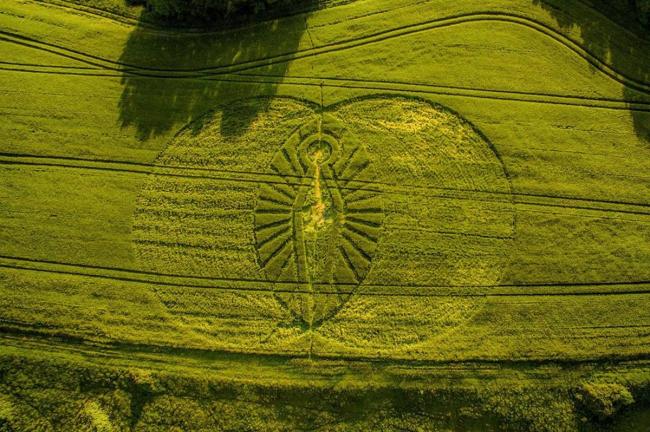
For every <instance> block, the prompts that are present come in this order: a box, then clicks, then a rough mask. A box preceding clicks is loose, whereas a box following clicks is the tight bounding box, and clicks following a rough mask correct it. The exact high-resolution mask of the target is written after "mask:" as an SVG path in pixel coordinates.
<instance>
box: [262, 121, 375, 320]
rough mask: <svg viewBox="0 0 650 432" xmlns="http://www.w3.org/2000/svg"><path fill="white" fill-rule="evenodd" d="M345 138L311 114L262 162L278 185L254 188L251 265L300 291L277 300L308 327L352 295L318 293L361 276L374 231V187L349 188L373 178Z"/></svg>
mask: <svg viewBox="0 0 650 432" xmlns="http://www.w3.org/2000/svg"><path fill="white" fill-rule="evenodd" d="M346 137H347V138H348V139H346ZM349 138H350V136H349V134H348V133H347V131H346V129H345V127H344V126H343V125H342V124H341V123H340V122H338V121H337V120H336V118H334V117H333V116H331V115H329V114H324V115H321V116H316V117H315V118H313V119H311V120H310V121H308V122H307V123H306V124H304V125H303V126H302V127H300V128H298V129H297V130H296V131H295V132H294V133H293V134H292V135H291V136H290V137H289V138H288V139H287V141H286V142H285V143H284V145H283V146H282V148H280V149H279V150H278V151H277V153H276V154H275V156H274V157H273V160H272V161H271V163H270V165H269V171H270V172H272V173H274V174H276V175H278V176H279V177H280V178H283V179H285V180H286V183H273V184H270V183H266V184H262V185H260V188H259V195H258V199H257V206H256V209H255V238H256V247H257V251H258V255H259V264H260V266H261V267H262V268H263V269H264V271H265V273H266V275H267V277H268V278H269V279H270V280H273V281H277V282H292V281H295V283H296V292H297V293H300V294H297V295H296V296H293V295H290V294H286V293H284V294H282V297H281V298H280V299H279V300H280V301H281V303H283V304H284V305H286V307H288V308H290V309H291V310H292V312H293V313H294V314H295V315H297V317H298V318H299V320H300V321H302V322H303V323H304V324H306V325H308V326H310V327H313V326H314V325H318V324H319V323H322V322H323V321H325V320H326V319H328V318H329V317H332V316H333V315H334V314H336V312H337V311H338V310H339V309H340V308H341V307H342V305H343V304H344V303H345V302H347V300H348V299H349V298H350V296H351V295H352V292H351V291H349V290H348V291H345V292H343V291H341V292H339V295H338V297H337V298H334V299H333V298H332V296H321V295H319V292H321V291H330V292H331V291H332V290H338V289H339V288H340V287H341V286H342V284H345V285H348V286H349V285H353V286H358V285H359V284H361V283H362V282H363V280H364V279H365V277H366V275H367V274H368V272H369V271H370V267H371V264H372V258H373V255H374V253H375V250H376V248H377V243H378V241H379V237H380V234H381V231H382V224H383V219H384V213H383V205H382V200H381V191H380V190H378V189H368V188H366V189H360V188H351V187H350V186H352V185H354V183H355V182H364V181H367V180H368V179H372V178H373V177H374V176H373V174H372V173H373V170H372V164H371V162H370V160H369V158H368V155H367V153H366V150H365V148H364V146H363V144H362V143H361V142H358V141H356V140H354V139H349ZM296 178H300V179H301V181H300V183H298V184H296ZM305 292H307V293H309V294H308V295H305Z"/></svg>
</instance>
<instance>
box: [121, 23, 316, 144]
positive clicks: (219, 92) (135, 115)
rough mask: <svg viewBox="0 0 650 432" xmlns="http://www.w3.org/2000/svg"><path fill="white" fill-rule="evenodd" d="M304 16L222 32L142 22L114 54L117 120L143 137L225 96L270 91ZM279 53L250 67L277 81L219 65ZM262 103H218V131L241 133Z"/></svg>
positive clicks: (297, 38) (186, 118) (302, 27)
mask: <svg viewBox="0 0 650 432" xmlns="http://www.w3.org/2000/svg"><path fill="white" fill-rule="evenodd" d="M306 16H307V15H306V14H302V15H294V16H288V17H285V18H279V19H274V20H269V21H263V22H259V23H257V24H254V25H248V26H247V27H245V28H240V29H232V30H224V31H218V30H215V31H187V30H178V29H176V30H173V29H169V30H161V29H156V28H152V27H151V26H150V25H148V24H146V23H144V22H141V24H140V25H138V26H137V27H135V28H134V29H133V31H132V32H131V34H130V36H129V38H128V41H127V42H126V44H125V47H124V50H123V52H122V55H121V57H120V60H119V61H120V63H121V65H122V67H123V68H124V74H123V76H122V85H123V91H122V95H121V98H120V101H119V109H120V122H121V126H122V127H123V128H126V127H134V128H135V129H136V131H137V136H138V138H139V139H140V140H141V141H144V140H147V139H149V138H152V137H156V136H159V135H163V134H166V133H169V132H170V131H175V130H178V129H180V128H181V127H183V126H184V125H185V124H187V123H189V122H191V121H193V120H195V119H197V118H199V117H200V116H201V115H203V114H204V113H206V112H207V111H209V110H212V109H215V108H217V107H219V106H227V105H225V104H227V103H228V102H229V101H232V100H235V99H242V98H246V97H253V96H273V95H274V94H275V93H276V91H277V86H278V82H279V81H280V80H281V77H282V76H284V75H285V73H286V70H287V67H288V63H289V60H290V59H291V55H292V53H295V51H296V50H297V49H298V47H299V44H300V40H301V39H302V37H303V34H304V32H305V31H306ZM278 55H288V57H287V61H283V62H278V63H273V64H266V65H263V66H262V67H260V68H259V69H256V71H258V72H259V73H260V74H261V73H264V74H268V75H273V76H276V77H278V79H276V80H273V79H270V78H266V79H264V80H262V79H260V80H258V81H257V82H254V83H251V82H245V83H244V82H241V81H242V77H237V76H235V75H227V74H223V70H219V69H218V68H219V67H223V66H232V65H237V64H240V63H242V62H246V61H250V60H258V59H264V58H268V57H274V56H278ZM208 69H212V70H208ZM247 81H250V79H248V80H247ZM264 109H265V107H264V106H263V105H262V104H260V106H259V107H258V108H257V109H256V110H254V111H249V112H245V113H244V112H240V111H238V112H236V113H234V112H229V110H228V108H223V111H222V118H223V120H222V121H223V126H224V127H223V128H222V132H223V133H227V134H231V135H240V134H242V133H243V132H244V131H246V129H247V128H248V126H249V125H250V123H251V122H252V121H253V120H254V119H255V118H256V116H257V114H258V113H259V112H260V111H262V110H264ZM196 127H199V126H196Z"/></svg>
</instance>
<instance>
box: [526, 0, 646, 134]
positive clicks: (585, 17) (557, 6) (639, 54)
mask: <svg viewBox="0 0 650 432" xmlns="http://www.w3.org/2000/svg"><path fill="white" fill-rule="evenodd" d="M636 1H638V0H574V1H573V2H571V3H575V4H576V5H577V6H579V8H578V7H575V8H574V7H568V5H567V3H568V2H567V1H566V0H533V3H534V4H535V5H538V6H540V7H542V8H543V9H545V10H547V11H548V12H549V13H550V14H551V16H552V17H553V18H554V19H555V20H556V22H557V23H558V25H559V26H560V27H562V28H565V29H568V28H571V27H577V28H578V29H579V31H580V34H581V36H582V39H583V42H582V45H583V46H584V48H585V49H586V50H587V51H589V52H590V53H591V54H593V55H594V56H596V57H598V58H599V59H602V60H603V61H605V62H607V63H608V64H609V65H610V66H612V67H613V68H614V69H615V70H616V71H618V72H620V73H622V74H624V75H625V76H628V77H630V78H633V79H635V80H637V81H641V82H644V83H650V23H647V22H645V23H643V21H644V20H645V17H642V16H640V15H639V10H638V9H637V6H636V4H635V2H636ZM641 1H645V0H641ZM588 8H591V9H593V11H588V10H586V9H588ZM583 12H587V13H583ZM606 20H610V22H611V25H612V26H613V27H617V30H618V31H615V32H612V31H608V27H607V26H605V25H604V23H607V21H606ZM621 35H625V37H621ZM594 70H595V69H594ZM622 96H623V99H624V100H626V101H628V102H635V101H648V100H649V99H650V94H648V93H644V92H641V91H638V90H635V89H632V88H629V87H625V89H624V91H623V95H622ZM630 114H631V116H632V120H633V122H634V129H635V132H636V134H637V136H639V137H641V138H642V139H645V140H648V141H650V113H648V112H644V111H634V110H630Z"/></svg>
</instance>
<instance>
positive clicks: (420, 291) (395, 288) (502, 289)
mask: <svg viewBox="0 0 650 432" xmlns="http://www.w3.org/2000/svg"><path fill="white" fill-rule="evenodd" d="M0 267H2V268H6V269H11V270H20V271H27V272H41V273H52V274H58V275H71V276H83V277H90V278H98V279H107V280H110V281H115V282H126V283H143V284H151V285H159V286H168V287H177V288H187V289H214V290H226V291H242V292H262V293H265V292H277V293H309V291H308V290H307V288H306V282H304V283H297V282H295V281H286V282H283V281H274V280H264V279H254V278H252V279H245V278H244V279H242V278H218V277H205V276H193V275H175V274H164V273H155V272H147V271H139V270H130V269H120V268H111V267H103V266H92V265H78V264H70V263H60V262H54V261H47V260H34V259H30V258H20V257H11V256H0ZM334 285H336V286H337V289H336V290H332V287H331V285H329V286H325V285H323V284H316V287H317V288H318V293H319V294H324V295H327V294H330V295H337V294H339V293H341V292H344V293H345V292H346V289H352V288H354V286H355V285H353V284H347V283H337V284H334ZM594 288H595V289H594ZM354 292H355V291H350V293H354ZM648 293H650V281H643V280H641V281H604V282H603V281H595V282H573V283H572V282H566V283H563V282H539V283H523V284H508V283H503V284H498V285H426V284H411V285H390V284H373V283H364V284H363V285H362V290H361V291H360V292H358V293H357V295H360V296H388V297H390V296H398V297H445V296H460V297H463V296H469V297H474V296H481V297H483V296H487V297H490V296H495V297H503V296H512V297H519V296H522V297H528V296H574V295H623V294H648Z"/></svg>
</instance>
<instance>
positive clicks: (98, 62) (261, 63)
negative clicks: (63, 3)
mask: <svg viewBox="0 0 650 432" xmlns="http://www.w3.org/2000/svg"><path fill="white" fill-rule="evenodd" d="M493 21H498V22H508V23H513V24H518V25H522V26H525V27H528V28H530V29H533V30H535V31H538V32H539V33H541V34H544V35H546V36H548V37H550V38H551V39H553V40H554V41H556V42H558V43H560V44H562V45H563V46H565V47H566V48H568V49H569V50H571V51H572V52H573V53H574V54H576V55H578V56H580V57H582V58H583V59H584V60H585V61H586V62H587V63H589V64H590V65H592V66H593V67H594V68H596V69H597V70H599V71H600V72H602V73H603V74H604V75H606V76H608V77H609V78H611V79H612V80H614V81H618V82H619V83H621V84H623V85H624V86H626V87H629V88H632V89H635V90H637V91H639V92H641V93H644V94H650V84H649V83H647V82H644V81H640V80H637V79H635V78H632V77H629V76H627V75H625V74H623V73H621V72H620V71H616V70H615V69H613V68H612V67H611V66H609V65H608V64H606V63H605V62H603V61H602V60H600V59H598V58H597V57H595V56H593V55H592V54H591V53H589V52H588V51H586V50H585V49H584V48H582V47H581V46H580V44H578V43H577V42H575V41H573V40H571V39H569V38H567V37H566V36H564V35H562V34H561V33H559V32H557V31H556V30H555V29H553V28H551V27H549V26H547V25H546V24H544V23H541V22H539V21H536V20H534V19H531V18H528V17H524V16H520V15H516V14H507V13H501V12H500V13H494V12H492V13H470V14H465V15H461V16H456V17H448V18H441V19H434V20H429V21H425V22H422V23H418V24H412V25H408V26H404V27H398V28H395V29H392V30H386V31H382V32H378V33H376V34H374V35H369V36H366V37H363V38H359V39H350V40H341V41H337V42H334V43H331V44H325V45H322V46H318V47H315V48H309V49H304V50H299V51H295V52H291V53H286V54H280V55H276V56H270V57H266V58H259V59H255V60H247V61H242V62H231V63H230V64H228V65H222V66H206V67H202V68H192V69H169V68H155V67H148V66H142V65H135V64H125V63H122V62H116V61H112V60H109V59H106V58H102V57H99V56H95V55H91V54H87V53H83V52H81V51H77V50H73V49H69V48H66V47H63V46H58V45H55V44H49V43H45V42H41V41H38V40H34V39H32V38H30V37H27V36H23V35H20V34H15V33H12V32H8V31H1V32H0V35H2V40H5V41H10V42H13V43H18V44H22V45H26V46H31V47H34V48H37V49H41V50H43V51H46V52H49V53H52V54H57V55H61V56H64V57H67V58H71V59H75V60H78V61H80V62H83V63H86V64H89V65H93V66H98V67H104V68H110V69H113V70H119V71H124V72H134V70H140V71H151V72H164V73H166V74H167V75H165V76H178V75H180V76H187V75H188V74H190V75H192V74H197V73H198V74H200V75H201V76H206V74H209V75H221V74H229V73H237V72H243V71H247V70H251V69H256V68H259V67H269V66H273V65H276V64H279V63H287V62H289V61H295V60H298V59H302V58H307V57H313V56H318V55H321V54H325V53H330V52H338V51H342V50H347V49H350V48H355V47H359V46H366V45H369V44H374V43H378V42H383V41H386V40H390V39H394V38H398V37H402V36H407V35H411V34H415V33H420V32H424V31H429V30H432V29H436V28H443V27H449V26H453V25H458V24H463V23H467V22H493Z"/></svg>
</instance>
